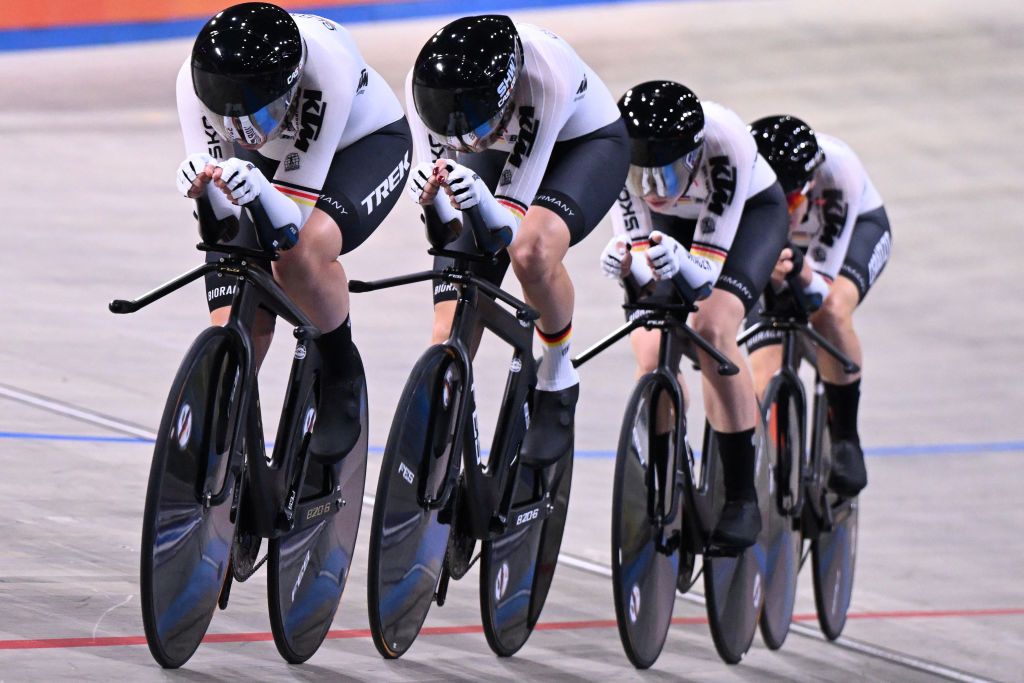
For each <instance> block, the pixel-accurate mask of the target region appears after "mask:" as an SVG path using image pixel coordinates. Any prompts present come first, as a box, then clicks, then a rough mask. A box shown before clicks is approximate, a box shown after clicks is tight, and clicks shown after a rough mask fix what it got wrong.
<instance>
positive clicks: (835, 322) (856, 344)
mask: <svg viewBox="0 0 1024 683" xmlns="http://www.w3.org/2000/svg"><path fill="white" fill-rule="evenodd" d="M859 303H860V293H859V292H858V291H857V286H856V285H855V284H853V281H852V280H849V279H847V278H846V277H843V276H841V275H840V276H839V277H837V278H836V280H835V282H833V283H832V289H831V290H830V291H829V295H828V298H826V299H825V305H824V306H822V307H821V310H819V311H818V312H816V313H815V314H814V315H812V316H811V324H812V325H814V329H816V330H817V331H818V332H820V333H821V334H822V336H823V337H825V339H828V340H829V341H830V342H832V343H833V344H835V345H836V346H837V347H838V348H839V350H840V351H842V352H843V353H844V354H846V355H847V356H849V357H850V358H851V359H852V360H853V362H854V363H856V364H857V365H861V364H862V361H863V354H862V353H861V348H860V339H859V338H858V337H857V332H856V331H855V330H854V329H853V311H854V309H856V308H857V304H859ZM818 370H819V372H820V373H821V377H822V379H824V380H825V381H826V382H828V383H830V384H840V385H842V384H852V383H853V382H855V381H856V380H858V379H860V373H859V372H858V373H856V374H853V375H848V374H846V373H845V372H843V366H842V365H840V364H839V362H838V361H836V359H835V358H833V357H832V356H830V355H829V354H827V353H819V354H818Z"/></svg>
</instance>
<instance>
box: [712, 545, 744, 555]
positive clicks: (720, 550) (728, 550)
mask: <svg viewBox="0 0 1024 683" xmlns="http://www.w3.org/2000/svg"><path fill="white" fill-rule="evenodd" d="M744 550H746V548H734V547H731V546H721V545H709V546H708V547H707V549H706V550H704V555H705V556H706V557H739V556H740V555H742V554H743V551H744Z"/></svg>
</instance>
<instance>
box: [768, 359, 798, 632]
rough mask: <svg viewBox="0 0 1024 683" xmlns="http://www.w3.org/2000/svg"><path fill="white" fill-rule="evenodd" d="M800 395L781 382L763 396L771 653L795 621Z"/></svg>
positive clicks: (776, 382) (769, 388) (788, 384)
mask: <svg viewBox="0 0 1024 683" xmlns="http://www.w3.org/2000/svg"><path fill="white" fill-rule="evenodd" d="M803 416H804V410H803V398H802V394H801V393H800V392H799V390H798V389H796V388H795V387H794V386H793V385H792V384H791V383H789V382H788V381H787V380H786V379H785V378H784V377H783V376H781V375H780V376H778V377H776V378H775V379H774V380H773V381H772V383H771V384H769V385H768V389H767V391H766V392H765V400H764V424H765V427H766V429H765V432H766V441H767V454H768V474H769V479H768V485H769V486H768V501H767V503H768V525H767V526H766V527H765V529H764V532H763V534H762V539H763V541H762V542H763V545H764V550H765V553H766V557H765V565H766V566H765V579H764V609H763V610H762V613H761V637H762V638H763V639H764V642H765V645H767V646H768V648H769V649H771V650H777V649H779V648H780V647H782V644H783V642H785V640H786V636H787V635H788V634H789V625H790V623H791V622H792V621H793V606H794V604H795V602H796V585H797V576H798V575H799V573H800V553H801V550H802V548H803V541H802V537H801V534H800V530H799V520H797V519H794V514H795V512H796V511H795V509H794V506H795V504H796V499H797V496H798V493H799V487H800V485H801V476H800V474H801V471H800V465H801V462H802V460H803V452H804V422H803V419H804V418H803Z"/></svg>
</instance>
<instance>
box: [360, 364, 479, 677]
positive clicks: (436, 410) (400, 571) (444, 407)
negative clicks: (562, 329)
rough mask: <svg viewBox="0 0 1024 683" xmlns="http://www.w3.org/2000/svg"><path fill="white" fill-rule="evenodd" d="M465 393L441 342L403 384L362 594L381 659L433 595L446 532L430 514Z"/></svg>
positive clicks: (402, 641) (453, 446) (395, 649)
mask: <svg viewBox="0 0 1024 683" xmlns="http://www.w3.org/2000/svg"><path fill="white" fill-rule="evenodd" d="M465 390H466V380H465V370H464V367H463V364H462V360H461V358H460V356H459V355H458V354H457V353H456V352H455V351H454V350H452V349H451V348H450V347H447V346H443V345H438V346H433V347H431V348H430V349H428V350H427V352H426V353H425V354H424V355H423V356H422V357H421V358H420V360H419V362H417V363H416V366H415V367H414V368H413V370H412V374H411V375H410V377H409V380H408V382H406V385H405V389H404V390H403V392H402V397H401V399H400V401H399V404H398V410H397V411H396V412H395V418H394V421H393V422H392V425H391V433H390V434H389V435H388V441H387V445H386V446H385V448H384V457H383V460H382V462H381V470H380V478H379V479H378V481H377V497H376V500H375V502H374V506H373V523H372V525H371V527H370V558H369V576H368V585H367V594H368V609H369V617H370V633H371V634H372V636H373V643H374V645H375V646H376V647H377V651H378V652H380V654H381V655H382V656H384V657H387V658H389V659H391V658H395V657H400V656H401V655H402V654H403V653H404V652H405V651H406V650H407V649H409V646H410V645H412V643H413V641H414V640H415V639H416V636H417V635H418V634H419V632H420V627H421V626H422V625H423V621H424V619H426V618H427V612H428V611H429V609H430V603H431V602H432V601H433V599H434V592H435V589H436V587H437V583H438V579H439V577H440V574H441V567H442V564H443V562H444V556H445V550H446V548H447V547H448V535H449V533H450V531H451V527H450V525H449V524H448V523H443V522H440V521H438V513H439V512H440V511H441V508H442V507H443V503H444V502H445V500H446V498H447V497H449V496H451V495H453V489H454V486H455V483H454V478H453V477H452V476H450V475H451V474H452V473H453V472H457V471H458V464H459V463H458V461H457V456H458V454H459V453H460V450H459V448H458V447H457V446H458V439H456V435H457V434H464V432H465V422H466V420H465V417H464V415H463V413H464V401H463V396H464V394H465ZM460 430H461V431H460ZM449 465H451V467H450V466H449Z"/></svg>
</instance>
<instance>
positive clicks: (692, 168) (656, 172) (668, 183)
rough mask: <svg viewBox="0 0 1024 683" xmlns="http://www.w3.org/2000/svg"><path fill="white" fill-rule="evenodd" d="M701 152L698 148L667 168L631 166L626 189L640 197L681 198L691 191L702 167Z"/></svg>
mask: <svg viewBox="0 0 1024 683" xmlns="http://www.w3.org/2000/svg"><path fill="white" fill-rule="evenodd" d="M700 152H701V148H700V147H698V148H697V149H695V150H693V151H691V152H690V153H688V154H685V155H683V156H681V157H679V158H678V159H676V160H675V161H673V162H672V163H671V164H668V165H665V166H656V167H653V168H649V167H646V166H633V165H630V167H629V175H628V176H626V188H627V189H629V191H630V192H632V193H633V194H634V195H636V196H638V197H647V196H650V195H655V196H657V197H661V198H662V199H665V198H670V197H680V196H682V195H683V194H684V193H685V192H686V191H687V190H688V189H690V183H692V182H693V177H694V175H695V174H696V171H697V167H698V166H699V165H700V158H701V154H700Z"/></svg>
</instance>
